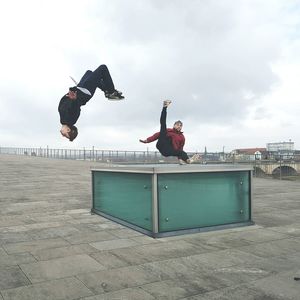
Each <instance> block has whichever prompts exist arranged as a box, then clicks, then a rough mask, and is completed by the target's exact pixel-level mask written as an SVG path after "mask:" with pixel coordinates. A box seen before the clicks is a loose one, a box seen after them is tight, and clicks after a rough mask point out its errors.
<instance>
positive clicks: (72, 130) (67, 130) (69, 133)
mask: <svg viewBox="0 0 300 300" xmlns="http://www.w3.org/2000/svg"><path fill="white" fill-rule="evenodd" d="M60 133H61V135H62V136H64V137H66V138H67V139H69V141H70V142H72V141H73V140H75V138H76V137H77V135H78V129H77V127H76V126H74V125H62V127H61V130H60Z"/></svg>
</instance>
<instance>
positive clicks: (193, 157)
mask: <svg viewBox="0 0 300 300" xmlns="http://www.w3.org/2000/svg"><path fill="white" fill-rule="evenodd" d="M199 160H200V154H198V153H196V154H194V155H193V156H192V157H191V158H190V164H192V163H194V162H197V161H199Z"/></svg>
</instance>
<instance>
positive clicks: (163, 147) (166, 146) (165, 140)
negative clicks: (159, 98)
mask: <svg viewBox="0 0 300 300" xmlns="http://www.w3.org/2000/svg"><path fill="white" fill-rule="evenodd" d="M166 120H167V108H166V107H163V109H162V112H161V115H160V132H159V138H158V141H157V143H156V148H157V149H158V150H159V152H160V153H161V154H162V155H163V156H177V157H178V158H179V159H182V160H184V161H186V160H188V159H189V157H188V155H187V154H186V152H184V151H183V150H174V148H173V144H172V140H171V138H170V137H169V136H167V125H166Z"/></svg>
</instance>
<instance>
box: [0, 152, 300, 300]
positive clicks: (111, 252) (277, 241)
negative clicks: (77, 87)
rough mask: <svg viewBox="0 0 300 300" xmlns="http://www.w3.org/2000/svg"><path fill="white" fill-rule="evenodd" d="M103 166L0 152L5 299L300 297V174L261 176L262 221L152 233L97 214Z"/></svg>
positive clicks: (0, 265)
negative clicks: (95, 172)
mask: <svg viewBox="0 0 300 300" xmlns="http://www.w3.org/2000/svg"><path fill="white" fill-rule="evenodd" d="M95 167H99V164H98V163H92V162H86V161H71V160H70V161H68V160H54V159H45V158H39V157H25V156H24V157H23V156H9V155H0V299H1V300H3V299H4V300H8V299H14V300H15V299H16V300H19V299H20V300H21V299H22V300H26V299H30V300H35V299H37V300H43V299H51V300H55V299H85V300H96V299H107V300H108V299H109V300H112V299H120V300H121V299H122V300H135V299H138V300H140V299H142V300H143V299H145V300H148V299H185V300H192V299H193V300H196V299H220V300H221V299H222V300H223V299H231V300H232V299H233V300H234V299H238V300H240V299H246V300H247V299H249V300H250V299H251V300H254V299H255V300H260V299H261V300H263V299H274V300H279V299H282V300H283V299H284V300H289V299H293V300H296V299H297V300H299V295H300V282H299V281H295V280H294V277H295V276H300V184H299V182H289V181H278V180H271V179H254V180H253V192H254V195H253V200H252V201H253V220H254V221H255V223H256V225H254V226H250V227H242V228H235V229H227V230H222V231H215V232H206V233H196V234H190V235H183V236H177V237H167V238H161V239H153V238H150V237H147V236H144V235H143V234H141V233H138V232H136V231H134V230H131V229H128V228H125V227H123V226H122V225H119V224H116V223H114V222H112V221H109V220H107V219H104V218H102V217H100V216H98V215H91V214H90V209H91V198H92V197H91V174H90V169H91V168H95Z"/></svg>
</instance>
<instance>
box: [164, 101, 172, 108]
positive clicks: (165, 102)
mask: <svg viewBox="0 0 300 300" xmlns="http://www.w3.org/2000/svg"><path fill="white" fill-rule="evenodd" d="M171 103H172V101H171V100H165V101H164V107H168V106H169V105H170V104H171Z"/></svg>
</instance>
